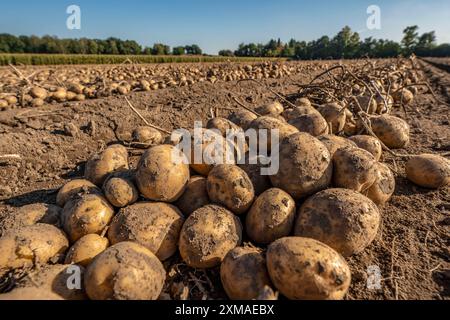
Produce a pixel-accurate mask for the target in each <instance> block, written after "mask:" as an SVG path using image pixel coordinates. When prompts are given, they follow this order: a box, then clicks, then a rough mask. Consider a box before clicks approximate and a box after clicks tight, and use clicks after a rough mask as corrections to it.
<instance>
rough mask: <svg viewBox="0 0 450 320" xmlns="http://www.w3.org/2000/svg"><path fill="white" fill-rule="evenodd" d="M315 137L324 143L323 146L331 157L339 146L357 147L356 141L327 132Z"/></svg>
mask: <svg viewBox="0 0 450 320" xmlns="http://www.w3.org/2000/svg"><path fill="white" fill-rule="evenodd" d="M317 138H318V139H319V140H320V142H322V143H323V144H324V145H325V147H327V149H328V151H330V155H331V157H333V156H334V153H335V152H336V151H337V150H338V149H340V148H346V147H357V145H356V143H354V142H353V141H351V140H349V139H347V138H344V137H340V136H336V135H334V134H327V135H324V136H320V137H317Z"/></svg>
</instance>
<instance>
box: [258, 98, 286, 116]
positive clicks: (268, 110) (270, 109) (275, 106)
mask: <svg viewBox="0 0 450 320" xmlns="http://www.w3.org/2000/svg"><path fill="white" fill-rule="evenodd" d="M255 111H256V112H258V113H259V114H260V115H262V116H278V115H280V114H281V113H282V112H283V111H284V108H283V105H282V104H281V103H279V102H278V101H273V102H270V103H267V104H265V105H262V106H260V107H258V108H256V109H255Z"/></svg>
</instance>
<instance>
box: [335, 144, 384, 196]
mask: <svg viewBox="0 0 450 320" xmlns="http://www.w3.org/2000/svg"><path fill="white" fill-rule="evenodd" d="M376 164H377V161H376V160H375V158H374V157H373V155H372V154H371V153H370V152H368V151H366V150H364V149H361V148H341V149H338V150H337V151H336V152H335V153H334V156H333V184H334V186H335V187H339V188H347V189H351V190H355V191H358V192H361V193H363V192H365V191H366V190H367V189H369V188H370V187H371V186H372V185H373V184H374V182H375V180H376V179H377V166H376Z"/></svg>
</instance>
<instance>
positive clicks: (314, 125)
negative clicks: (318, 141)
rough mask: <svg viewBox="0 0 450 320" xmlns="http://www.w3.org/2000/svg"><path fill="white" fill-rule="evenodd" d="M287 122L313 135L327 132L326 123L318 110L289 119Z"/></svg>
mask: <svg viewBox="0 0 450 320" xmlns="http://www.w3.org/2000/svg"><path fill="white" fill-rule="evenodd" d="M289 124H291V125H293V126H294V127H296V128H297V129H298V131H300V132H306V133H309V134H310V135H312V136H314V137H317V136H322V135H325V134H328V123H327V122H326V121H325V119H324V118H323V117H322V115H321V114H320V113H318V112H317V113H311V114H305V115H303V116H300V117H298V118H294V119H292V120H289Z"/></svg>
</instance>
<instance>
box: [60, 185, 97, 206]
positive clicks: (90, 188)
mask: <svg viewBox="0 0 450 320" xmlns="http://www.w3.org/2000/svg"><path fill="white" fill-rule="evenodd" d="M80 193H81V194H90V193H93V194H101V190H100V188H98V187H97V186H96V185H95V184H93V183H92V182H90V181H89V180H86V179H74V180H71V181H69V182H67V183H66V184H65V185H64V186H62V187H61V189H59V191H58V194H57V195H56V204H57V205H58V206H60V207H61V208H62V207H64V205H65V204H66V202H67V201H68V200H69V199H71V198H72V197H74V196H76V195H77V194H80Z"/></svg>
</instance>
